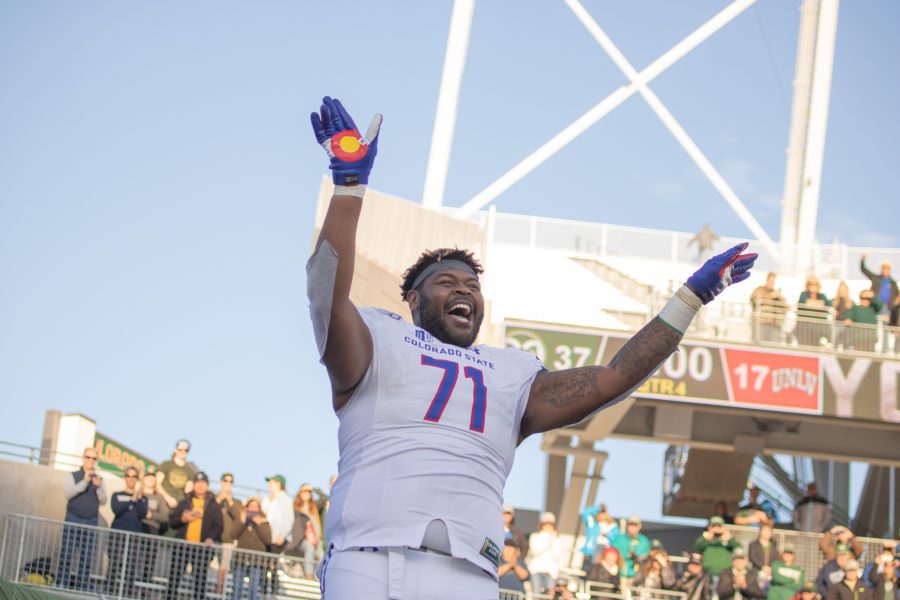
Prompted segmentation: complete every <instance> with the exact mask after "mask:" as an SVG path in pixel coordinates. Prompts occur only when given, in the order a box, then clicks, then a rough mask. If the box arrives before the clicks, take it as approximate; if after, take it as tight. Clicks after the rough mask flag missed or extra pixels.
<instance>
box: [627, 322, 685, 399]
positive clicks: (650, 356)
mask: <svg viewBox="0 0 900 600" xmlns="http://www.w3.org/2000/svg"><path fill="white" fill-rule="evenodd" d="M680 341H681V334H680V333H679V332H677V331H675V330H674V329H672V328H671V327H669V326H668V325H666V324H665V323H664V322H663V321H662V320H660V319H659V317H657V318H655V319H653V320H652V321H650V322H649V323H647V325H645V326H644V327H643V328H641V330H640V331H638V332H637V333H636V334H634V336H633V337H632V338H631V339H630V340H628V343H627V344H625V346H623V347H622V349H621V350H619V352H618V353H616V355H615V357H614V358H613V359H612V362H611V363H610V365H609V366H610V367H611V368H613V369H615V370H616V371H618V372H619V373H620V374H621V375H622V377H624V378H625V380H626V381H629V382H632V383H629V385H628V387H629V388H630V387H631V386H632V385H634V384H636V383H638V382H639V381H641V380H642V379H644V378H645V377H646V376H647V375H649V374H650V373H651V372H652V371H653V369H655V368H656V367H658V366H659V365H660V363H662V361H664V360H665V359H666V358H667V357H668V356H669V355H670V354H672V352H674V351H675V350H676V349H677V348H678V342H680Z"/></svg>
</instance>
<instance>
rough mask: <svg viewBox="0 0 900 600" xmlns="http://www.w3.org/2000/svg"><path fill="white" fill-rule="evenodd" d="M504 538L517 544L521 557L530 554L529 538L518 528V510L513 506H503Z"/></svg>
mask: <svg viewBox="0 0 900 600" xmlns="http://www.w3.org/2000/svg"><path fill="white" fill-rule="evenodd" d="M503 537H504V539H507V540H510V539H511V540H513V541H514V542H515V543H516V546H518V547H519V553H520V555H521V556H525V555H526V554H528V538H527V537H525V533H524V532H523V531H522V530H521V529H519V528H518V527H516V510H515V509H514V508H513V506H512V504H504V505H503Z"/></svg>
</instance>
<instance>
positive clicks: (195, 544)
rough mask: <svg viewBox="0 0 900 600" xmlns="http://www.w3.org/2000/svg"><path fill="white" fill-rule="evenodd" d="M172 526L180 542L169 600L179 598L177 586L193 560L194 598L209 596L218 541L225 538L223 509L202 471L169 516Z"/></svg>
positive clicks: (170, 576)
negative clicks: (208, 585) (210, 571)
mask: <svg viewBox="0 0 900 600" xmlns="http://www.w3.org/2000/svg"><path fill="white" fill-rule="evenodd" d="M169 526H170V527H171V528H172V529H174V530H175V537H177V538H178V539H180V540H185V542H182V543H178V544H177V545H176V546H175V548H174V550H173V552H172V563H171V566H170V568H169V585H168V589H167V590H166V598H167V600H176V599H177V597H178V585H179V584H180V583H181V576H182V575H183V574H184V569H185V567H186V566H187V565H188V564H189V563H190V565H191V572H192V574H193V580H194V596H193V597H194V598H203V597H205V595H206V583H207V581H206V580H207V572H208V569H209V563H210V561H212V558H213V555H214V554H215V544H217V543H219V542H220V541H221V540H222V528H223V526H224V525H223V519H222V509H221V508H220V507H219V503H218V502H216V497H215V495H213V493H212V492H210V491H209V477H207V476H206V473H204V472H203V471H200V472H198V473H197V474H196V475H194V487H193V489H192V490H191V491H190V492H188V493H187V494H186V495H185V497H184V500H182V501H181V502H179V503H178V505H177V506H176V507H175V509H174V510H173V511H172V514H171V515H169Z"/></svg>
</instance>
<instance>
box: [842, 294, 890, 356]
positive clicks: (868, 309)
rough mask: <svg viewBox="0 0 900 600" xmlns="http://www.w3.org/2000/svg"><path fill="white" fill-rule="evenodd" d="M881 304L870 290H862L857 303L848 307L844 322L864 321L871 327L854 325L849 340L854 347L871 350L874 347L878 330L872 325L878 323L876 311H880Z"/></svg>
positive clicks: (866, 350)
mask: <svg viewBox="0 0 900 600" xmlns="http://www.w3.org/2000/svg"><path fill="white" fill-rule="evenodd" d="M881 307H882V304H881V302H880V301H879V300H878V298H876V297H875V293H874V292H873V291H872V290H864V291H863V292H862V293H860V295H859V304H854V305H853V306H851V307H850V309H849V310H848V311H847V314H846V315H845V317H846V318H845V320H844V323H845V324H847V325H849V324H850V323H864V324H866V325H872V326H873V327H856V328H854V329H853V330H851V337H850V339H851V341H852V345H853V347H854V349H856V350H863V351H865V352H872V351H873V350H874V349H875V342H876V340H877V338H878V331H877V330H876V329H875V328H874V325H877V324H878V313H879V312H881Z"/></svg>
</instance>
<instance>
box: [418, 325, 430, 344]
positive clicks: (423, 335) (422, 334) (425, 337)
mask: <svg viewBox="0 0 900 600" xmlns="http://www.w3.org/2000/svg"><path fill="white" fill-rule="evenodd" d="M416 338H417V339H419V340H421V341H423V342H433V341H434V338H433V337H431V334H430V333H428V332H427V331H424V330H422V329H419V328H418V327H416Z"/></svg>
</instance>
